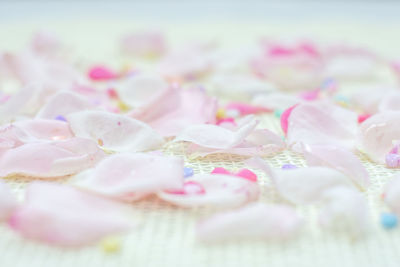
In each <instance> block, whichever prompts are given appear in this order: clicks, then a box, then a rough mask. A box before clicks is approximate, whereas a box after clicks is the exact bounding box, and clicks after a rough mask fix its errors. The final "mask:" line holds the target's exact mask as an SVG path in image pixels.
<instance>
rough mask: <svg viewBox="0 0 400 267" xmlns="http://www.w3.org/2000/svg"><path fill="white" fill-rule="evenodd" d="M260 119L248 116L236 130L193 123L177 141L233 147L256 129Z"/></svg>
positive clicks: (206, 145)
mask: <svg viewBox="0 0 400 267" xmlns="http://www.w3.org/2000/svg"><path fill="white" fill-rule="evenodd" d="M257 124H258V121H256V120H254V119H252V118H251V117H249V118H248V120H247V121H246V122H244V123H243V124H242V125H240V126H239V127H238V128H237V129H236V130H235V131H231V130H228V129H226V128H223V127H220V126H216V125H212V124H200V125H192V126H189V127H187V128H186V129H184V130H183V132H182V133H181V134H180V135H178V136H177V137H176V139H175V142H178V141H186V142H192V143H194V144H197V145H199V146H202V147H206V148H213V149H227V148H233V147H235V146H237V145H239V144H240V143H242V142H243V141H244V139H245V138H246V137H247V136H248V135H249V134H250V133H251V132H252V131H253V130H254V129H255V127H256V126H257Z"/></svg>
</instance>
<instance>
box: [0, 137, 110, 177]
mask: <svg viewBox="0 0 400 267" xmlns="http://www.w3.org/2000/svg"><path fill="white" fill-rule="evenodd" d="M103 157H104V152H103V151H102V150H101V149H100V148H99V147H98V146H97V145H96V143H94V142H93V141H91V140H89V139H82V138H72V139H67V140H65V141H57V142H39V143H28V144H25V145H22V146H19V147H17V148H13V149H9V150H7V151H5V152H4V153H3V154H2V155H1V157H0V176H1V177H6V176H11V175H23V176H28V177H38V178H53V177H60V176H66V175H70V174H75V173H78V172H80V171H82V170H84V169H87V168H90V167H93V166H94V165H95V164H96V163H97V162H98V161H99V160H100V159H102V158H103Z"/></svg>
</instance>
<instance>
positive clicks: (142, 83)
mask: <svg viewBox="0 0 400 267" xmlns="http://www.w3.org/2000/svg"><path fill="white" fill-rule="evenodd" d="M168 88H169V84H168V83H167V82H166V81H165V80H164V79H163V78H162V77H161V76H157V75H152V74H148V73H138V74H135V75H133V76H132V77H128V78H127V79H123V80H121V81H119V82H118V83H117V84H116V90H117V91H118V95H119V96H120V98H121V100H122V101H123V102H124V103H126V104H127V105H129V106H130V107H132V108H136V107H139V108H141V107H143V106H146V105H148V104H149V103H152V102H154V101H155V100H156V99H160V97H161V96H164V95H165V92H167V91H168Z"/></svg>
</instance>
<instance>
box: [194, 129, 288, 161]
mask: <svg viewBox="0 0 400 267" xmlns="http://www.w3.org/2000/svg"><path fill="white" fill-rule="evenodd" d="M285 148H286V144H285V142H284V141H283V140H282V138H281V137H279V136H278V135H276V134H275V133H273V132H271V131H269V130H267V129H256V130H254V131H253V132H252V133H250V134H249V135H248V136H247V137H246V138H245V140H244V141H243V142H242V143H240V144H239V145H236V146H235V147H232V148H227V149H212V148H206V147H201V146H199V145H194V144H192V145H190V146H189V148H188V153H190V154H191V156H192V157H204V156H207V155H211V154H218V153H223V154H235V155H241V156H250V157H252V156H253V157H254V156H266V155H271V154H274V153H277V152H279V151H282V150H284V149H285Z"/></svg>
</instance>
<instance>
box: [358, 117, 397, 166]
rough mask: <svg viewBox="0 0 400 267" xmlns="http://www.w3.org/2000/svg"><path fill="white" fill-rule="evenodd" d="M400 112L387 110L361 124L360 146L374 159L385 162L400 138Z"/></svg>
mask: <svg viewBox="0 0 400 267" xmlns="http://www.w3.org/2000/svg"><path fill="white" fill-rule="evenodd" d="M399 121H400V112H396V111H386V112H383V113H378V114H376V115H374V116H372V117H370V118H369V119H367V120H365V121H364V122H363V123H362V124H361V125H360V131H359V140H358V141H359V148H360V150H361V151H363V152H365V153H366V154H367V155H368V156H369V157H370V158H371V159H372V160H374V161H376V162H379V163H385V157H386V155H387V154H388V153H389V152H390V150H391V149H392V148H393V145H394V144H393V142H395V141H397V140H399V139H400V125H399V123H398V122H399Z"/></svg>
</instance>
